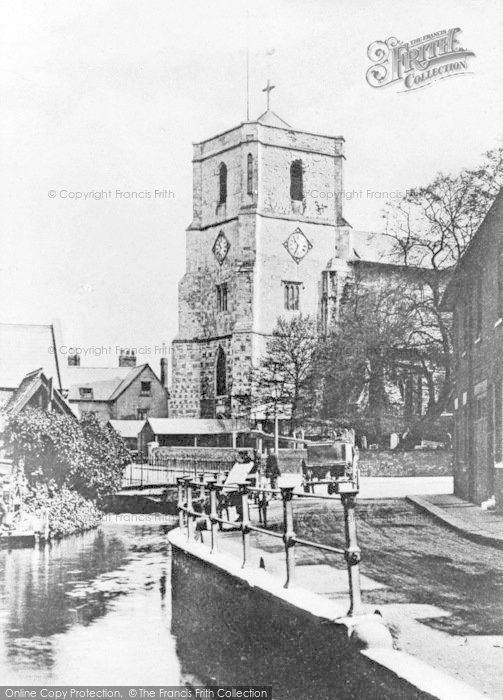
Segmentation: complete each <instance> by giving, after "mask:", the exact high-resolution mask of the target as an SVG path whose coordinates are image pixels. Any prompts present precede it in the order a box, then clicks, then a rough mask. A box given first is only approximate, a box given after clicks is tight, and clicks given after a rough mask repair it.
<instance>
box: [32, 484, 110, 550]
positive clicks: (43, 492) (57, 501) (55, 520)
mask: <svg viewBox="0 0 503 700" xmlns="http://www.w3.org/2000/svg"><path fill="white" fill-rule="evenodd" d="M25 505H26V509H27V510H28V512H31V513H34V514H40V511H41V510H42V509H45V508H46V509H48V511H49V536H50V537H56V538H57V537H64V536H65V535H71V534H73V533H75V532H83V531H84V530H89V529H90V528H92V527H96V526H97V525H98V524H99V522H100V520H101V512H100V510H99V509H98V508H97V507H96V505H95V504H94V503H93V502H92V501H89V500H87V499H86V498H84V497H83V496H81V495H80V494H79V493H77V492H76V491H70V489H68V488H67V487H66V486H63V487H61V488H60V489H58V490H54V491H53V490H52V489H51V488H50V487H49V486H48V485H46V484H38V485H37V486H36V487H33V486H32V487H30V488H29V493H28V496H27V498H26V502H25Z"/></svg>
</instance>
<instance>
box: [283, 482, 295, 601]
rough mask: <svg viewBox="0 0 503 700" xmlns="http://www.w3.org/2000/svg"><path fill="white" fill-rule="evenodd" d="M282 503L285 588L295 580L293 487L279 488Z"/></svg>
mask: <svg viewBox="0 0 503 700" xmlns="http://www.w3.org/2000/svg"><path fill="white" fill-rule="evenodd" d="M280 490H281V499H282V501H283V542H284V544H285V558H286V582H285V586H284V587H285V588H288V587H289V586H290V584H291V583H293V581H294V578H295V552H294V549H293V547H294V546H295V532H294V529H293V503H292V499H293V486H281V488H280Z"/></svg>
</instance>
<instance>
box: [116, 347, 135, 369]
mask: <svg viewBox="0 0 503 700" xmlns="http://www.w3.org/2000/svg"><path fill="white" fill-rule="evenodd" d="M119 367H136V355H135V351H134V350H127V349H126V350H125V349H124V348H121V354H120V355H119Z"/></svg>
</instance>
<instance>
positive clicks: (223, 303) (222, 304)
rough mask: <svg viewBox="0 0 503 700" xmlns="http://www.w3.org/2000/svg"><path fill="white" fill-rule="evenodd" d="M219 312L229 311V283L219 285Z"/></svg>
mask: <svg viewBox="0 0 503 700" xmlns="http://www.w3.org/2000/svg"><path fill="white" fill-rule="evenodd" d="M217 311H227V282H224V283H223V284H217Z"/></svg>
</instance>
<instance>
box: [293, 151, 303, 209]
mask: <svg viewBox="0 0 503 700" xmlns="http://www.w3.org/2000/svg"><path fill="white" fill-rule="evenodd" d="M290 199H295V200H296V201H298V202H302V200H303V199H304V187H303V183H302V161H301V160H294V161H293V163H292V164H291V166H290Z"/></svg>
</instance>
